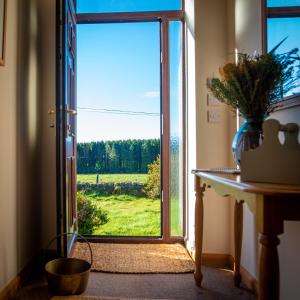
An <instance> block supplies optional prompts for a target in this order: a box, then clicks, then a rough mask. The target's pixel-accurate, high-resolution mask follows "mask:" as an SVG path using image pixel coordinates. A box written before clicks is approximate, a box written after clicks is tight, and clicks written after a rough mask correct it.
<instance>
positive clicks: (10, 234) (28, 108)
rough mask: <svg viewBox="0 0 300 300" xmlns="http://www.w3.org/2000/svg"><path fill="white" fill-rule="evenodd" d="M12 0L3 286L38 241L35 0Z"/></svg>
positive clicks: (4, 105)
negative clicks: (25, 0) (24, 0)
mask: <svg viewBox="0 0 300 300" xmlns="http://www.w3.org/2000/svg"><path fill="white" fill-rule="evenodd" d="M22 2H23V1H17V0H11V1H8V11H7V35H6V38H7V44H6V53H7V55H6V65H5V66H4V67H0V91H1V110H0V140H1V142H0V143H1V144H0V148H1V155H0V166H1V168H0V194H1V197H0V290H1V288H2V287H3V286H5V285H6V284H7V283H8V282H9V281H10V280H11V279H12V278H13V277H14V276H16V274H17V273H18V272H19V271H20V270H21V269H22V268H23V267H24V266H25V265H26V264H27V263H28V261H29V260H30V259H31V258H32V257H33V256H35V255H36V254H37V252H38V250H39V246H40V236H41V232H40V228H41V218H40V204H39V201H38V199H39V191H40V189H39V176H38V173H37V171H38V140H37V136H38V131H39V128H38V123H37V119H38V112H37V102H38V90H39V89H38V79H37V76H38V74H37V72H38V65H37V43H38V40H37V35H36V32H37V23H36V21H37V7H36V1H33V0H32V1H27V3H26V5H25V6H24V5H22V4H24V2H23V3H22Z"/></svg>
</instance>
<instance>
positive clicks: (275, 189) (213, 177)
mask: <svg viewBox="0 0 300 300" xmlns="http://www.w3.org/2000/svg"><path fill="white" fill-rule="evenodd" d="M192 173H193V174H194V175H196V176H199V177H201V178H203V179H206V180H207V181H209V182H212V183H219V184H222V185H225V186H228V187H231V188H234V189H237V190H240V191H242V192H248V193H255V194H300V186H299V185H287V184H272V183H261V182H243V181H241V176H240V175H236V174H226V173H213V172H204V171H199V170H192Z"/></svg>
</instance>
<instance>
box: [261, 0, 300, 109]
mask: <svg viewBox="0 0 300 300" xmlns="http://www.w3.org/2000/svg"><path fill="white" fill-rule="evenodd" d="M261 4H262V7H261V11H262V51H263V53H266V52H267V41H268V28H267V21H268V19H270V18H295V17H300V6H281V7H267V0H262V1H261ZM296 106H300V93H299V94H296V95H292V96H288V97H284V98H283V99H282V100H279V101H278V102H276V104H274V111H280V110H285V109H288V108H291V107H296Z"/></svg>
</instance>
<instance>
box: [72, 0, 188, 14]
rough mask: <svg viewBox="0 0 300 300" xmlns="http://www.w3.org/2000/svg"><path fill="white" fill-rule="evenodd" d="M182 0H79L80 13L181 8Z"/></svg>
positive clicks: (78, 10) (78, 9)
mask: <svg viewBox="0 0 300 300" xmlns="http://www.w3.org/2000/svg"><path fill="white" fill-rule="evenodd" d="M181 7H182V4H181V0H150V1H149V0H78V1H77V12H78V13H112V12H141V11H161V10H178V9H181Z"/></svg>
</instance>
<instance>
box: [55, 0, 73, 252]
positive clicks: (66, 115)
mask: <svg viewBox="0 0 300 300" xmlns="http://www.w3.org/2000/svg"><path fill="white" fill-rule="evenodd" d="M75 12H76V1H73V0H57V47H56V48H57V74H56V76H57V82H56V84H57V100H56V124H57V126H56V142H57V151H56V154H57V234H58V235H62V234H63V233H66V232H68V233H70V235H67V236H65V235H62V236H61V238H59V239H58V245H57V248H58V253H59V254H60V255H64V256H67V255H69V254H70V252H71V250H72V247H73V245H74V240H75V238H76V230H77V220H76V219H77V217H76V15H75Z"/></svg>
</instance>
